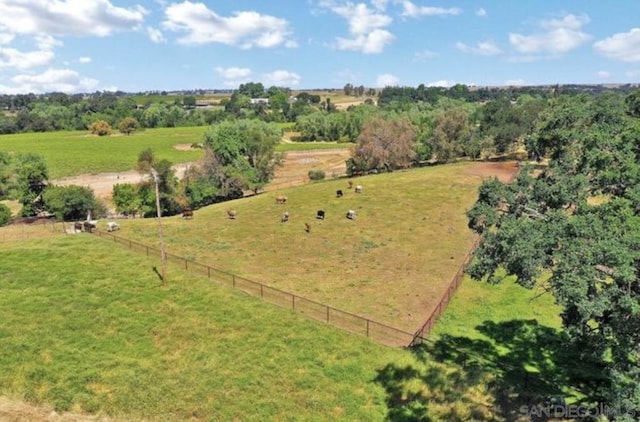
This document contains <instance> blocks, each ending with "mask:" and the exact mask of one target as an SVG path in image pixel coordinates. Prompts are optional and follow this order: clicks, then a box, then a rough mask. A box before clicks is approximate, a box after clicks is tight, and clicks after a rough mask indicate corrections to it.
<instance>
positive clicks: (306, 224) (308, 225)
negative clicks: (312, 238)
mask: <svg viewBox="0 0 640 422" xmlns="http://www.w3.org/2000/svg"><path fill="white" fill-rule="evenodd" d="M304 231H306V232H307V233H311V224H309V223H304Z"/></svg>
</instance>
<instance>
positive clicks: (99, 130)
mask: <svg viewBox="0 0 640 422" xmlns="http://www.w3.org/2000/svg"><path fill="white" fill-rule="evenodd" d="M90 129H91V133H92V134H94V135H98V136H107V135H111V125H110V124H109V123H107V122H105V121H104V120H98V121H97V122H93V123H91V127H90Z"/></svg>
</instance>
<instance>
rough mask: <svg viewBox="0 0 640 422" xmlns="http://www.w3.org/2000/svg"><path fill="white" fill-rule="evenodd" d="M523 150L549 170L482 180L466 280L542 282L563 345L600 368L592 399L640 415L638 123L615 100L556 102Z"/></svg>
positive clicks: (472, 211)
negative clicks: (557, 308)
mask: <svg viewBox="0 0 640 422" xmlns="http://www.w3.org/2000/svg"><path fill="white" fill-rule="evenodd" d="M531 145H532V146H534V147H535V148H536V153H537V154H542V155H544V156H546V157H549V158H550V161H549V163H548V166H547V167H545V168H543V169H542V170H534V169H533V168H529V167H525V168H524V169H523V170H522V171H521V173H520V174H519V176H518V177H517V179H516V180H515V182H514V183H512V184H503V183H501V182H499V181H497V180H495V179H494V180H488V181H486V182H485V183H483V185H482V187H481V188H480V191H479V197H478V201H477V202H476V204H475V205H474V206H473V207H472V208H471V209H470V210H469V212H468V216H469V225H470V227H472V228H473V229H474V230H476V231H477V232H478V233H482V234H483V240H482V243H481V244H480V247H479V248H478V250H477V252H476V256H475V260H474V262H473V263H472V265H471V266H470V267H469V273H470V274H471V275H472V276H473V277H474V278H476V279H487V280H488V281H490V282H499V281H500V280H501V278H500V277H498V276H497V274H499V271H500V270H501V269H504V270H506V272H507V273H508V274H513V275H515V276H516V277H517V280H518V282H519V283H520V284H522V285H524V286H528V287H531V286H534V285H537V284H543V285H544V287H545V288H546V289H547V290H548V291H549V292H551V293H552V294H553V295H554V297H555V299H556V301H557V302H558V303H559V304H560V305H561V306H562V309H563V311H562V315H561V316H562V321H563V324H564V328H565V330H566V332H567V333H568V334H569V337H570V338H571V341H572V344H570V345H568V347H574V348H575V349H576V350H578V351H580V352H581V353H582V356H583V359H584V360H585V361H586V360H589V361H596V362H600V364H601V365H602V366H603V368H604V373H603V374H595V373H594V374H587V377H588V378H590V381H591V382H592V383H594V384H597V385H598V387H599V389H600V391H601V394H600V395H599V397H593V398H592V399H594V400H597V401H604V402H605V403H607V404H608V405H610V406H614V407H617V408H618V409H622V410H625V409H627V410H630V409H640V277H639V274H638V271H639V270H640V122H639V121H638V120H637V119H631V118H628V117H627V115H626V109H625V107H624V102H623V101H622V99H621V98H620V97H619V96H618V97H616V96H611V95H608V94H606V95H601V96H598V97H596V98H594V99H592V98H590V97H587V96H578V97H562V98H558V99H556V100H554V102H553V103H552V106H551V109H550V110H549V111H548V113H545V116H544V120H543V121H542V122H541V126H540V132H539V133H538V134H537V136H536V137H535V139H533V140H532V141H531ZM603 375H604V376H603ZM620 420H624V417H622V418H621V419H620Z"/></svg>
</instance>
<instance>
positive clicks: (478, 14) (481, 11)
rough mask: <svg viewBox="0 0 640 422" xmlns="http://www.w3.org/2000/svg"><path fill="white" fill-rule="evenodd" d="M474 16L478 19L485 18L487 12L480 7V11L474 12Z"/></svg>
mask: <svg viewBox="0 0 640 422" xmlns="http://www.w3.org/2000/svg"><path fill="white" fill-rule="evenodd" d="M476 16H480V17H484V16H487V11H486V10H484V9H483V8H482V7H481V8H480V9H478V10H476Z"/></svg>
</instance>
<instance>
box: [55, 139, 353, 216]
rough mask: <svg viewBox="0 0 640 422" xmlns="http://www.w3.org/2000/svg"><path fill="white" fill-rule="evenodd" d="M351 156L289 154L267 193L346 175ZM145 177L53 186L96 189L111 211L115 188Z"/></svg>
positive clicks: (109, 176) (71, 180) (110, 176)
mask: <svg viewBox="0 0 640 422" xmlns="http://www.w3.org/2000/svg"><path fill="white" fill-rule="evenodd" d="M349 154H350V152H349V149H348V148H342V149H331V150H312V151H291V152H287V153H286V156H285V160H284V164H283V166H282V167H280V168H279V169H278V170H277V171H276V175H275V178H274V180H273V181H272V182H271V183H270V184H269V186H267V188H266V189H265V190H276V189H279V188H284V187H289V186H295V185H301V184H304V183H306V182H307V181H308V180H309V178H308V172H309V170H323V171H324V172H325V173H326V177H327V178H330V177H332V176H335V175H344V174H346V171H347V166H346V164H345V162H346V160H347V159H348V158H349V156H350V155H349ZM192 165H195V163H181V164H177V165H175V166H173V168H174V169H175V171H176V176H178V178H182V177H183V176H184V173H185V171H186V170H187V169H188V168H189V167H190V166H192ZM145 177H147V176H144V175H141V174H140V173H138V172H137V171H135V170H130V171H121V172H113V173H98V174H80V175H77V176H73V177H66V178H63V179H56V180H52V183H53V184H55V185H62V186H66V185H77V186H87V187H89V188H91V189H92V190H93V192H94V193H95V195H96V197H98V198H100V199H102V200H103V201H105V203H106V204H107V206H108V207H109V208H110V209H111V208H113V204H112V193H113V186H114V185H116V184H118V183H139V182H141V181H143V180H145ZM112 211H113V209H112Z"/></svg>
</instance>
